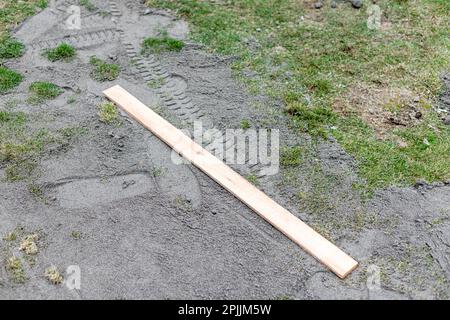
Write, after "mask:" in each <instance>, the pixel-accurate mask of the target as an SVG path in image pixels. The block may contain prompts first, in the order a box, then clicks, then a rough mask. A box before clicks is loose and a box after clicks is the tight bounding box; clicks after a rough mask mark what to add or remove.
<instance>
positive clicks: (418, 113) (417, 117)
mask: <svg viewBox="0 0 450 320" xmlns="http://www.w3.org/2000/svg"><path fill="white" fill-rule="evenodd" d="M414 117H416V119H420V118H422V112H420V111H417V112H416V114H415V115H414Z"/></svg>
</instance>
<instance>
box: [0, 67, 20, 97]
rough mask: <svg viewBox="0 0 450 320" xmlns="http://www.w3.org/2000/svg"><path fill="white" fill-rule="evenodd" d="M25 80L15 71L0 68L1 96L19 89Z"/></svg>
mask: <svg viewBox="0 0 450 320" xmlns="http://www.w3.org/2000/svg"><path fill="white" fill-rule="evenodd" d="M22 80H23V76H22V75H21V74H20V73H18V72H16V71H13V70H10V69H8V68H5V67H2V66H0V94H4V93H6V92H8V91H9V90H11V89H13V88H15V87H17V86H18V85H19V84H20V83H21V82H22Z"/></svg>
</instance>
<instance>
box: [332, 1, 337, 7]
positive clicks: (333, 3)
mask: <svg viewBox="0 0 450 320" xmlns="http://www.w3.org/2000/svg"><path fill="white" fill-rule="evenodd" d="M331 7H332V8H333V9H335V8H337V3H336V1H331Z"/></svg>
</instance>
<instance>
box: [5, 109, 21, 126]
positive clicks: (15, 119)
mask: <svg viewBox="0 0 450 320" xmlns="http://www.w3.org/2000/svg"><path fill="white" fill-rule="evenodd" d="M25 121H26V119H25V114H24V113H23V112H9V111H0V124H6V123H7V124H8V125H10V126H11V125H12V126H21V125H23V124H24V123H25Z"/></svg>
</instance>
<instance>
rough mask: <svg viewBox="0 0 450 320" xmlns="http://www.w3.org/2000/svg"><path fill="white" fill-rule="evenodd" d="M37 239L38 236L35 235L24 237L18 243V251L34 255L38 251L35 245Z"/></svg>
mask: <svg viewBox="0 0 450 320" xmlns="http://www.w3.org/2000/svg"><path fill="white" fill-rule="evenodd" d="M38 239H39V236H38V235H37V234H36V233H34V234H30V235H27V236H25V237H24V238H23V239H22V241H21V242H20V247H19V250H20V251H23V252H25V254H28V255H36V254H37V253H38V251H39V249H38V246H37V244H36V242H37V241H38Z"/></svg>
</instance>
